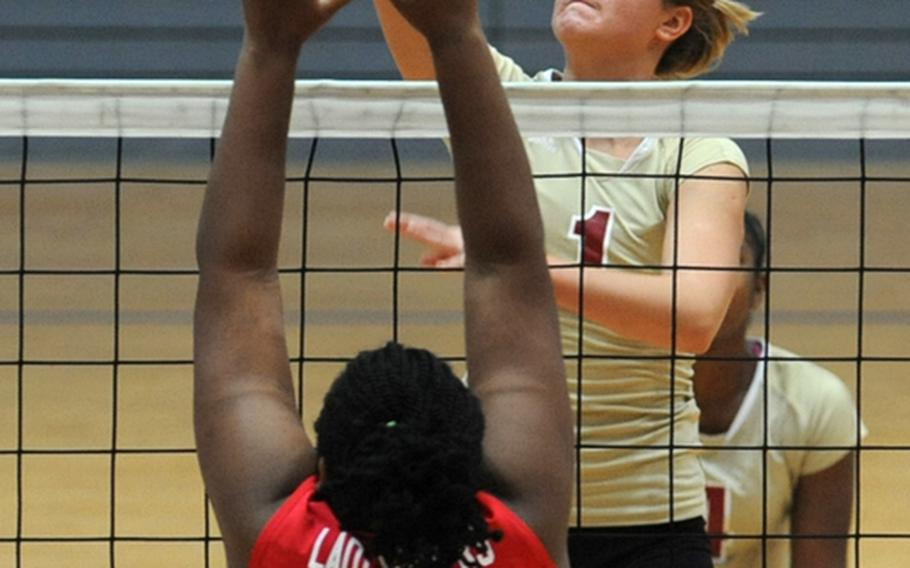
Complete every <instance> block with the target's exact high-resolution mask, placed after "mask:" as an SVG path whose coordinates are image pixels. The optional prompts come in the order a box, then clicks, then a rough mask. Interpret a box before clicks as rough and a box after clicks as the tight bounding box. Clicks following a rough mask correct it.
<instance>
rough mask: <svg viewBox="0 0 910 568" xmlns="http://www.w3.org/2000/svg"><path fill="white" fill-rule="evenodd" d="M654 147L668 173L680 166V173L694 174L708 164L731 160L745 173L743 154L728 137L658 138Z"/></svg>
mask: <svg viewBox="0 0 910 568" xmlns="http://www.w3.org/2000/svg"><path fill="white" fill-rule="evenodd" d="M680 149H681V150H682V161H681V163H680V159H679V152H680ZM658 151H659V152H661V157H662V161H663V164H664V169H665V170H666V171H668V172H669V173H675V172H676V170H677V169H680V172H679V173H680V174H682V175H694V174H697V173H698V172H699V171H701V170H703V169H705V168H709V167H711V166H716V165H720V164H731V165H733V166H735V167H736V168H738V169H739V170H740V171H742V173H743V175H746V176H748V175H749V163H748V160H746V155H745V154H744V153H743V151H742V149H741V148H740V147H739V145H738V144H737V143H736V142H734V141H733V140H730V139H729V138H662V139H661V140H660V144H658ZM679 166H681V168H680V167H679Z"/></svg>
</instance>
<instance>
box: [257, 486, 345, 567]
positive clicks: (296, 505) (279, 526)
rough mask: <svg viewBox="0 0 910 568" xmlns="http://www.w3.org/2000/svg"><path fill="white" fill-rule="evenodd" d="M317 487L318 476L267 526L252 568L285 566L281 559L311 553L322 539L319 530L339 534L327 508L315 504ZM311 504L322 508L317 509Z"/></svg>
mask: <svg viewBox="0 0 910 568" xmlns="http://www.w3.org/2000/svg"><path fill="white" fill-rule="evenodd" d="M317 486H318V483H317V479H316V476H312V477H309V478H307V479H306V480H305V481H304V482H303V483H301V484H300V486H299V487H298V488H297V490H296V491H294V493H293V494H291V496H290V497H288V498H287V499H286V500H285V501H284V503H283V504H281V505H280V506H279V507H278V508H277V510H276V511H275V513H274V514H273V515H272V516H271V518H270V519H269V520H268V521H267V522H266V523H265V526H263V528H262V530H261V532H260V533H259V535H258V537H257V539H256V542H255V546H254V547H253V554H252V559H251V562H250V566H251V567H252V568H260V567H262V568H264V567H266V566H269V567H272V568H275V567H280V566H285V565H286V564H283V563H281V562H279V560H278V559H284V558H286V557H289V555H290V557H293V556H295V555H296V554H300V552H301V551H304V552H306V551H308V550H309V549H310V548H311V546H310V545H311V544H313V543H314V542H315V541H316V540H317V539H318V538H319V534H318V533H319V532H320V531H317V530H315V529H317V528H320V529H327V530H328V531H329V532H330V533H334V532H339V531H338V525H337V521H336V520H335V518H334V515H332V514H331V511H330V509H329V508H328V505H327V504H325V503H322V502H314V501H313V495H314V494H315V493H316V489H317ZM312 505H319V507H317V509H318V510H316V511H314V510H313V507H312ZM322 538H323V539H324V538H325V535H323V536H322ZM288 565H289V564H288Z"/></svg>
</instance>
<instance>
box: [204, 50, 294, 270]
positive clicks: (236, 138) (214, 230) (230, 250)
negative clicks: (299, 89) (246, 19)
mask: <svg viewBox="0 0 910 568" xmlns="http://www.w3.org/2000/svg"><path fill="white" fill-rule="evenodd" d="M296 63H297V51H296V50H286V51H285V50H268V51H260V50H258V49H256V48H254V47H253V46H251V45H250V44H249V42H244V47H243V49H242V52H241V55H240V58H239V60H238V63H237V69H236V73H235V81H234V89H233V93H232V95H231V103H230V107H229V109H228V114H227V118H226V120H225V125H224V130H223V132H222V136H221V139H220V141H219V143H218V147H217V151H216V153H215V159H214V163H213V165H212V170H211V173H210V175H209V184H208V189H207V191H206V195H205V200H204V203H203V208H202V215H201V218H200V224H199V233H198V236H197V243H196V250H197V258H198V261H199V265H200V268H202V269H203V270H204V271H205V270H207V269H211V268H219V269H223V270H231V271H238V272H248V271H258V270H266V269H271V268H273V267H274V266H275V264H276V259H277V254H278V241H279V238H280V232H281V211H282V206H283V200H284V183H285V182H284V179H285V155H286V150H287V131H288V124H289V122H290V110H291V104H292V101H293V96H294V72H295V69H296Z"/></svg>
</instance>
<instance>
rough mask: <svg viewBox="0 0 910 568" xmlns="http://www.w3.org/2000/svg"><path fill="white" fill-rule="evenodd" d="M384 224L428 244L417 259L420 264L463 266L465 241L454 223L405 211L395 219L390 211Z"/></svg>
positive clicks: (433, 266)
mask: <svg viewBox="0 0 910 568" xmlns="http://www.w3.org/2000/svg"><path fill="white" fill-rule="evenodd" d="M383 226H384V227H385V228H386V230H388V231H390V232H393V233H394V232H395V231H396V230H397V231H398V232H400V233H401V236H403V237H405V238H407V239H411V240H412V241H417V242H418V243H421V244H423V245H425V246H426V247H427V249H428V250H427V251H426V252H425V253H424V255H423V256H422V257H421V258H420V264H421V265H422V266H428V267H432V268H461V267H463V266H464V241H463V240H462V238H461V228H460V227H458V226H457V225H447V224H446V223H443V222H442V221H439V220H438V219H432V218H430V217H424V216H423V215H416V214H414V213H405V212H402V213H401V214H400V215H399V216H398V218H397V219H396V217H395V212H394V211H393V212H391V213H389V214H388V215H387V216H386V218H385V221H384V222H383Z"/></svg>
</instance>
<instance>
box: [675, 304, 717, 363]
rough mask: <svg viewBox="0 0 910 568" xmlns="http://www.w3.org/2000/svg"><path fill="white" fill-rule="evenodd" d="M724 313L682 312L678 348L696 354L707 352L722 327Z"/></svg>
mask: <svg viewBox="0 0 910 568" xmlns="http://www.w3.org/2000/svg"><path fill="white" fill-rule="evenodd" d="M723 317H724V313H723V312H722V311H721V312H720V313H716V311H714V310H703V311H700V312H699V313H690V314H680V315H679V316H678V318H677V326H676V350H677V351H681V352H684V353H692V354H694V355H702V354H704V353H707V351H708V350H709V349H710V348H711V344H712V343H713V342H714V338H715V336H716V335H717V332H718V330H719V329H720V324H721V322H722V321H723Z"/></svg>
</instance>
